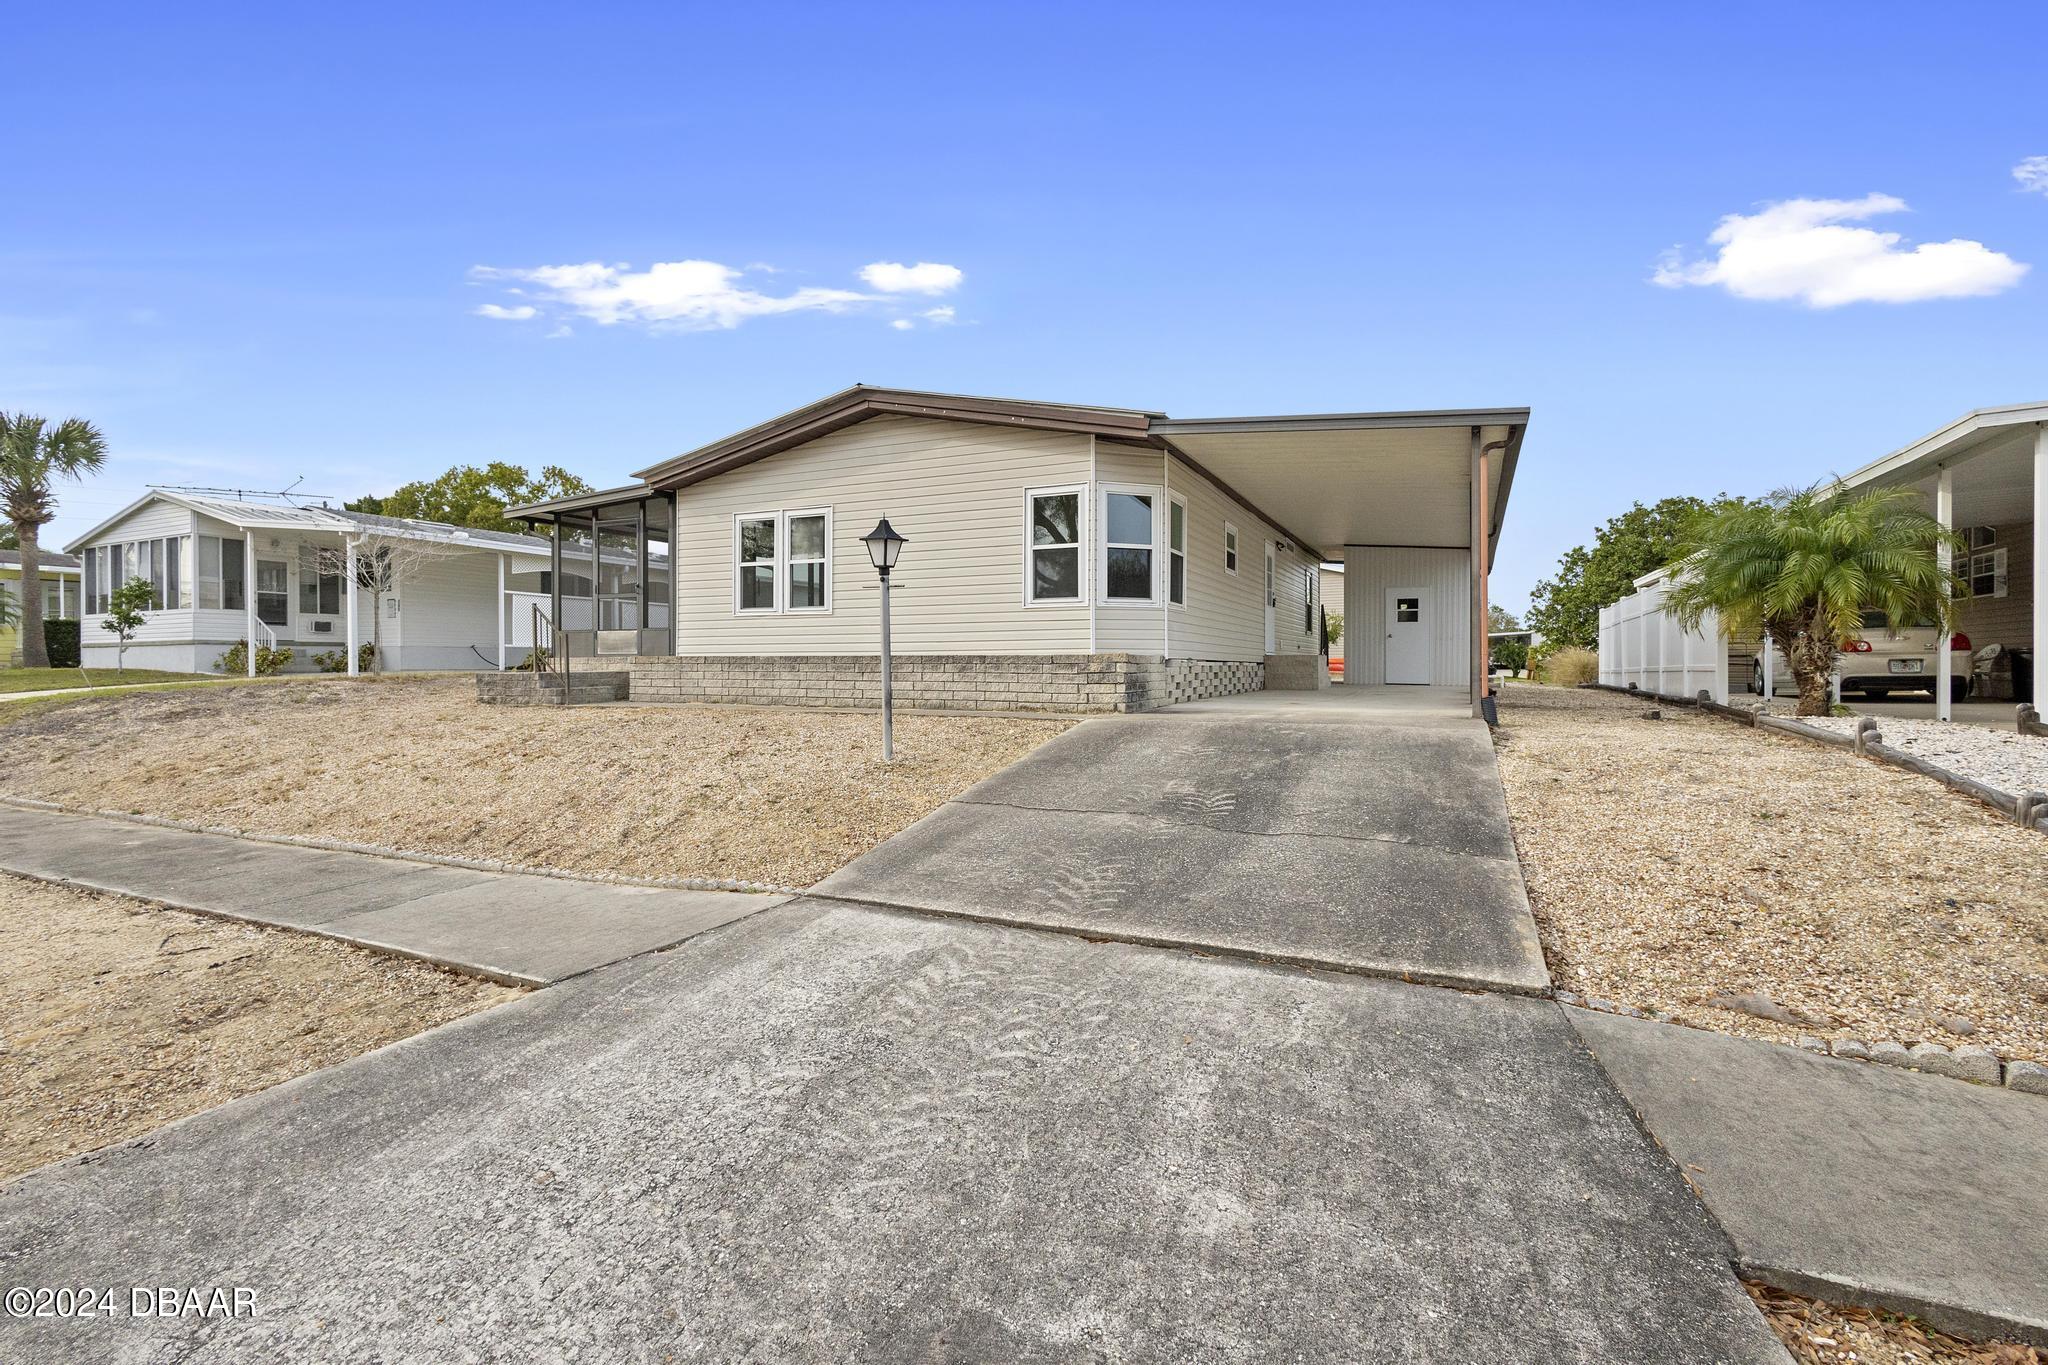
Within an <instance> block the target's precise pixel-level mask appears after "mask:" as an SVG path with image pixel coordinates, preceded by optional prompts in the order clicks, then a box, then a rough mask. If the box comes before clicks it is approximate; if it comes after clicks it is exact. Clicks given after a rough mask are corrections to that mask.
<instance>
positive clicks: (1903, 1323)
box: [1743, 1281, 2048, 1365]
mask: <svg viewBox="0 0 2048 1365" xmlns="http://www.w3.org/2000/svg"><path fill="white" fill-rule="evenodd" d="M1743 1288H1745V1289H1747V1290H1748V1291H1749V1297H1750V1298H1751V1299H1752V1300H1754V1301H1755V1303H1756V1306H1757V1308H1758V1310H1759V1311H1761V1312H1762V1313H1763V1315H1764V1320H1765V1321H1766V1322H1768V1323H1770V1324H1771V1329H1772V1330H1773V1331H1775V1332H1776V1333H1777V1334H1778V1339H1779V1340H1780V1341H1782V1342H1784V1343H1785V1349H1786V1350H1787V1351H1790V1352H1791V1353H1792V1358H1793V1359H1794V1360H1795V1361H1798V1362H1799V1365H2043V1361H2044V1360H2048V1357H2044V1356H2043V1355H2042V1354H2041V1352H2039V1351H2037V1350H2035V1349H2034V1348H2033V1347H2031V1346H2023V1345H2019V1344H2016V1343H2011V1342H2007V1343H1978V1342H1972V1341H1964V1340H1963V1339H1962V1338H1960V1337H1952V1336H1950V1335H1948V1334H1947V1333H1946V1332H1937V1331H1935V1330H1934V1329H1933V1328H1932V1327H1928V1326H1925V1325H1924V1324H1922V1323H1920V1322H1918V1321H1916V1320H1914V1319H1912V1318H1907V1317H1900V1316H1899V1315H1898V1314H1896V1313H1885V1312H1881V1311H1878V1310H1876V1309H1870V1308H1843V1307H1837V1306H1836V1305H1834V1304H1831V1303H1823V1302H1822V1301H1820V1300H1819V1299H1809V1298H1803V1297H1801V1296H1800V1295H1797V1294H1787V1293H1785V1292H1783V1291H1782V1290H1777V1289H1771V1288H1769V1287H1767V1286H1765V1285H1761V1284H1754V1283H1751V1282H1748V1281H1744V1283H1743Z"/></svg>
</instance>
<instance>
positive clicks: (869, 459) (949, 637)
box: [675, 416, 1156, 654]
mask: <svg viewBox="0 0 2048 1365" xmlns="http://www.w3.org/2000/svg"><path fill="white" fill-rule="evenodd" d="M1089 446H1090V441H1089V438H1088V437H1087V436H1085V435H1076V434H1072V433H1067V432H1046V431H1027V430H1019V429H1015V428H1008V427H998V426H990V425H983V424H980V423H971V422H942V421H934V420H930V419H926V418H917V417H893V416H891V417H874V418H870V419H868V420H867V421H865V422H861V423H858V424H856V425H854V426H851V427H847V428H845V429H844V430H841V431H835V432H832V433H830V434H828V435H825V436H821V437H819V438H818V439H817V440H815V441H811V442H808V443H806V444H805V445H802V446H799V447H797V448H795V449H793V450H787V451H784V452H782V453H781V454H778V455H773V456H770V457H768V458H767V459H765V460H760V461H757V462H755V463H753V464H750V465H747V466H745V467H744V468H741V469H737V470H734V471H733V472H731V473H729V474H721V475H719V476H718V477H716V478H712V479H707V480H705V481H704V482H703V483H700V484H694V485H692V486H690V487H688V488H685V489H683V490H681V492H680V494H679V495H678V498H677V504H678V506H677V523H678V528H677V529H678V533H677V537H676V540H677V550H676V583H677V597H678V607H679V610H678V613H677V622H676V644H675V648H676V652H677V653H678V654H859V653H867V652H869V651H872V650H874V649H876V648H877V647H878V646H879V643H880V627H879V619H880V618H879V602H878V596H879V593H878V587H877V583H876V576H875V571H874V568H873V567H872V565H870V564H869V562H868V556H867V548H866V547H865V546H864V545H862V544H861V541H860V537H861V536H863V535H866V534H867V533H868V531H870V530H871V529H873V527H874V525H875V522H876V521H877V520H879V519H880V518H881V517H883V516H887V517H888V518H889V520H890V523H891V524H892V525H893V526H895V528H896V529H897V531H898V532H900V533H901V534H902V535H904V536H906V537H908V539H909V543H908V544H907V545H906V546H904V549H903V558H902V560H901V563H900V565H899V567H898V568H897V571H896V576H895V579H894V582H893V586H892V591H891V593H890V607H891V625H892V629H893V645H894V648H895V649H896V650H897V651H898V652H901V653H906V654H1068V653H1082V652H1086V651H1087V650H1088V648H1089V629H1088V604H1087V601H1086V599H1085V597H1084V600H1083V601H1081V602H1078V603H1076V604H1074V605H1072V606H1036V607H1027V606H1026V605H1025V603H1024V540H1025V509H1024V495H1025V490H1026V489H1031V488H1050V487H1059V486H1066V485H1085V484H1087V483H1088V482H1089V476H1090V458H1089ZM820 507H829V508H831V510H832V523H831V525H832V543H831V546H830V563H831V575H832V587H831V592H832V610H831V611H829V612H824V613H799V614H790V613H783V614H758V615H738V614H735V612H734V611H733V552H734V546H733V538H734V530H733V519H734V518H735V517H736V516H738V515H740V514H742V513H754V512H774V511H777V510H785V511H786V510H794V509H801V508H820ZM1086 516H1087V532H1088V535H1089V537H1091V538H1092V537H1093V535H1094V533H1095V519H1094V510H1093V508H1092V506H1091V507H1089V508H1088V510H1087V513H1086ZM1085 547H1086V542H1084V552H1083V561H1084V563H1083V573H1084V575H1089V574H1092V573H1093V571H1094V556H1093V554H1092V553H1091V552H1090V551H1089V550H1088V549H1087V548H1085ZM1084 581H1087V580H1085V579H1084ZM1105 648H1107V646H1105ZM1155 648H1156V646H1155Z"/></svg>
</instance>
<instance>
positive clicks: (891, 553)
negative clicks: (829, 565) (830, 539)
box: [860, 517, 903, 763]
mask: <svg viewBox="0 0 2048 1365" xmlns="http://www.w3.org/2000/svg"><path fill="white" fill-rule="evenodd" d="M860 540H861V544H863V545H865V546H867V547H868V559H869V560H870V561H871V562H872V563H873V564H874V566H875V572H876V573H878V574H880V575H881V576H882V761H883V762H885V763H893V762H895V761H896V733H895V703H896V698H895V695H894V693H893V691H892V690H891V687H890V680H889V570H891V569H893V568H895V567H896V558H897V556H898V555H901V554H902V553H903V537H902V536H899V535H897V534H896V528H895V527H893V526H891V525H890V524H889V519H888V518H887V517H883V518H882V519H881V520H880V521H878V522H876V523H875V529H874V530H872V531H870V532H868V533H867V534H866V535H864V536H862V537H861V538H860Z"/></svg>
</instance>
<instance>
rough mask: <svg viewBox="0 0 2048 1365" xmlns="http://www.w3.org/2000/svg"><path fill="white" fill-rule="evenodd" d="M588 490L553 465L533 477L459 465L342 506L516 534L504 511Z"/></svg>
mask: <svg viewBox="0 0 2048 1365" xmlns="http://www.w3.org/2000/svg"><path fill="white" fill-rule="evenodd" d="M590 491H591V487H590V485H589V484H587V483H585V482H584V481H583V480H582V479H579V478H577V477H576V476H575V475H574V474H571V473H570V472H569V471H568V470H566V469H563V468H561V467H560V466H558V465H547V466H545V467H543V468H542V470H541V471H540V474H539V475H538V476H535V475H532V474H529V473H527V472H526V469H525V467H524V466H521V465H516V464H506V463H505V462H503V461H501V460H494V461H492V462H491V463H490V464H487V465H485V466H484V467H483V468H481V469H479V468H477V467H476V466H475V465H467V464H459V465H457V466H455V467H454V468H453V469H451V470H449V471H448V472H447V473H445V474H443V475H441V477H440V478H438V479H426V480H421V481H419V482H416V483H409V484H405V485H403V486H402V487H400V488H399V489H398V490H397V491H396V492H393V493H391V494H390V495H389V496H386V497H381V498H380V497H376V496H374V495H372V496H369V497H362V498H357V499H356V500H355V501H354V502H348V503H343V504H342V506H344V507H346V508H347V509H348V510H349V511H351V512H370V513H374V514H377V515H380V516H387V517H414V518H417V519H419V520H421V521H445V522H447V523H449V524H450V525H451V526H466V527H468V528H470V529H471V530H476V531H518V530H522V529H524V528H523V527H520V526H518V525H515V524H514V523H512V522H510V521H507V520H506V519H505V509H506V508H507V507H517V506H520V505H521V504H524V503H529V502H545V501H547V500H548V499H549V498H566V497H569V496H571V495H573V494H577V493H588V492H590Z"/></svg>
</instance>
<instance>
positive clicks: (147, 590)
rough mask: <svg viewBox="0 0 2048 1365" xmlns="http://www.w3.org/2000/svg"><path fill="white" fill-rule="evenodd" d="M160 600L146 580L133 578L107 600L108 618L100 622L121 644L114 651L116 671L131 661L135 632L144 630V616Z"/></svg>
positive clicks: (102, 627)
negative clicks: (132, 641) (152, 603)
mask: <svg viewBox="0 0 2048 1365" xmlns="http://www.w3.org/2000/svg"><path fill="white" fill-rule="evenodd" d="M155 600H156V590H155V589H154V588H152V587H151V586H150V583H149V580H148V579H146V578H131V579H129V580H128V581H127V582H126V583H123V584H122V585H121V586H120V587H118V588H116V589H114V591H113V593H112V595H111V596H110V597H109V598H108V601H107V615H106V619H105V620H103V621H101V622H100V627H101V629H103V630H105V631H107V632H108V633H109V634H111V635H112V636H113V637H114V639H115V640H117V641H118V642H119V644H118V645H117V646H116V648H115V650H114V671H115V672H116V673H119V672H121V671H122V665H123V664H124V663H125V662H126V660H127V658H128V642H129V641H131V640H133V639H134V638H135V632H136V631H138V630H140V629H141V628H142V622H143V619H144V614H145V613H147V612H148V611H149V607H150V603H151V602H153V601H155Z"/></svg>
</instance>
